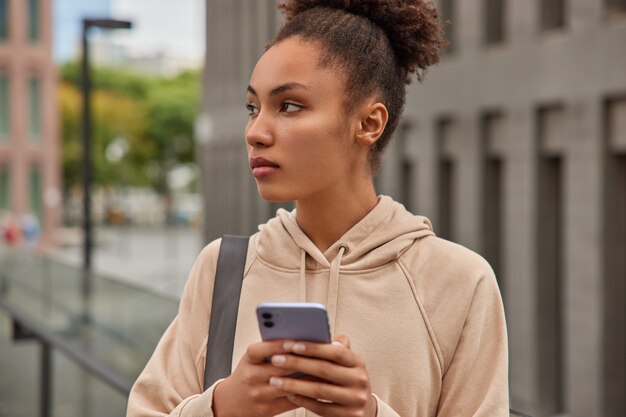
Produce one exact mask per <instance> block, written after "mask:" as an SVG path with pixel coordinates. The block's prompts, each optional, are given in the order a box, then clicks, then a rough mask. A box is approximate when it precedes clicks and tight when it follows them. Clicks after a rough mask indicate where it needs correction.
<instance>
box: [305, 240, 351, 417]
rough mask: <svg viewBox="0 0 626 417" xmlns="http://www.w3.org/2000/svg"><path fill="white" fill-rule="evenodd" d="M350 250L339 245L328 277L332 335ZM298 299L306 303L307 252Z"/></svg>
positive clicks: (327, 299)
mask: <svg viewBox="0 0 626 417" xmlns="http://www.w3.org/2000/svg"><path fill="white" fill-rule="evenodd" d="M347 250H348V245H346V244H345V243H342V244H341V245H339V252H338V253H337V256H335V259H333V261H332V262H331V264H330V275H329V276H328V296H327V298H326V310H327V311H328V325H329V326H330V333H331V334H334V333H335V318H336V317H337V298H338V296H339V267H340V266H341V260H342V259H343V255H344V254H345V253H346V251H347ZM298 298H299V300H300V302H306V251H305V250H304V249H302V250H301V251H300V288H299V294H298ZM305 416H306V410H305V409H304V408H302V407H301V408H298V409H296V417H305Z"/></svg>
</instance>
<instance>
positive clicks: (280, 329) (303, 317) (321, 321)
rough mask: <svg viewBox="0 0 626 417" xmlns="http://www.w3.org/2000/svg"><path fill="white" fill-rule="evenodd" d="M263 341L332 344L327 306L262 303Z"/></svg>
mask: <svg viewBox="0 0 626 417" xmlns="http://www.w3.org/2000/svg"><path fill="white" fill-rule="evenodd" d="M257 318H258V320H259V329H260V330H261V337H262V338H263V340H277V339H291V340H305V341H309V342H317V343H330V341H331V337H330V329H329V327H328V315H327V314H326V307H324V306H323V305H322V304H318V303H262V304H259V305H258V307H257Z"/></svg>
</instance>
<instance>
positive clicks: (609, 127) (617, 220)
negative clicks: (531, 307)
mask: <svg viewBox="0 0 626 417" xmlns="http://www.w3.org/2000/svg"><path fill="white" fill-rule="evenodd" d="M604 123H605V132H606V134H605V136H606V138H605V143H606V147H607V150H606V161H605V164H604V168H605V173H604V178H605V179H604V181H605V189H604V216H603V217H604V248H605V249H604V251H603V252H604V294H603V296H604V300H603V303H602V304H603V308H604V320H603V323H604V331H603V334H604V336H603V337H604V343H603V346H604V355H603V357H604V358H603V361H604V364H603V367H604V369H603V374H604V375H603V383H604V401H603V403H604V407H605V409H604V415H605V416H606V417H617V416H624V415H626V403H625V402H624V391H625V390H626V358H624V350H625V349H626V257H625V256H624V253H626V131H625V130H624V127H626V98H625V97H621V98H619V99H611V100H607V102H606V103H605V106H604Z"/></svg>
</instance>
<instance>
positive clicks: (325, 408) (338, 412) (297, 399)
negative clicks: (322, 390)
mask: <svg viewBox="0 0 626 417" xmlns="http://www.w3.org/2000/svg"><path fill="white" fill-rule="evenodd" d="M287 399H288V400H289V401H291V402H292V403H294V404H295V405H296V406H298V407H304V408H306V409H307V410H309V411H312V412H313V413H315V414H317V415H320V416H325V417H342V416H345V415H346V408H345V407H344V406H342V405H339V404H333V403H326V402H322V401H318V400H314V399H311V398H307V397H301V396H299V395H293V394H292V395H289V396H287Z"/></svg>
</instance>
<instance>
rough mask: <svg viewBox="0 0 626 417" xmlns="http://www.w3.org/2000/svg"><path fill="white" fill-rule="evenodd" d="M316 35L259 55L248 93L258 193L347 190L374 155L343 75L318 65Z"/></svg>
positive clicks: (284, 197)
mask: <svg viewBox="0 0 626 417" xmlns="http://www.w3.org/2000/svg"><path fill="white" fill-rule="evenodd" d="M318 57H319V47H318V46H317V44H316V43H314V42H310V41H305V40H302V39H300V38H298V37H291V38H288V39H285V40H284V41H282V42H280V43H278V44H276V45H274V46H272V47H271V48H270V49H269V50H268V51H267V52H266V53H265V54H264V55H263V56H262V57H261V59H260V60H259V62H258V63H257V65H256V67H255V69H254V72H253V73H252V77H251V79H250V85H249V87H248V94H247V107H248V110H249V112H250V118H249V121H248V124H247V127H246V142H247V151H248V157H249V158H250V165H251V168H252V173H253V175H254V177H255V179H256V182H257V186H258V189H259V193H260V194H261V196H262V197H263V198H265V199H267V200H270V201H288V200H302V199H307V198H315V197H316V196H323V195H324V193H333V192H341V189H342V187H350V184H353V183H354V182H352V177H353V176H354V175H355V172H356V171H358V168H359V166H360V165H362V163H363V161H364V160H365V159H364V158H366V155H367V149H362V148H363V147H362V146H359V145H358V144H357V143H356V141H355V140H354V132H355V131H356V129H357V127H358V123H357V122H356V120H353V119H352V118H350V117H347V116H346V112H345V108H344V97H345V94H344V88H345V87H344V81H343V77H342V75H341V74H339V73H338V72H337V70H333V69H331V68H321V67H320V66H319V65H318Z"/></svg>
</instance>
